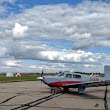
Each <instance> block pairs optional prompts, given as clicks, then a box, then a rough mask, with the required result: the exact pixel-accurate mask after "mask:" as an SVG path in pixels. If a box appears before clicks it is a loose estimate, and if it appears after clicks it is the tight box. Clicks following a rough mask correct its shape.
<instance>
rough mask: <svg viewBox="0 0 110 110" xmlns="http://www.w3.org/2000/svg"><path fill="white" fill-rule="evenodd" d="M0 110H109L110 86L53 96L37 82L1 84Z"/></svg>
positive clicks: (46, 87)
mask: <svg viewBox="0 0 110 110" xmlns="http://www.w3.org/2000/svg"><path fill="white" fill-rule="evenodd" d="M0 110H110V86H107V87H106V86H102V87H91V88H86V92H85V94H83V95H78V93H77V89H73V90H72V91H70V92H68V93H63V92H60V93H58V94H55V95H52V94H51V93H50V88H49V87H48V86H47V85H45V84H43V83H41V82H40V81H27V82H13V83H0Z"/></svg>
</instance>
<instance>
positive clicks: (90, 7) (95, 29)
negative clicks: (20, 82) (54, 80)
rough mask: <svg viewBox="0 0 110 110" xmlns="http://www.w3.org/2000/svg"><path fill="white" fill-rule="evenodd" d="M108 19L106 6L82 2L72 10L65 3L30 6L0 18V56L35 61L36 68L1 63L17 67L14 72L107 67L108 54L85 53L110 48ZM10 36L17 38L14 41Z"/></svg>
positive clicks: (109, 11)
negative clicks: (20, 11) (99, 48)
mask: <svg viewBox="0 0 110 110" xmlns="http://www.w3.org/2000/svg"><path fill="white" fill-rule="evenodd" d="M2 1H3V0H2ZM5 1H6V0H5ZM11 1H14V0H10V3H11ZM109 18H110V4H107V3H103V2H90V1H86V2H83V3H81V4H79V5H76V6H74V7H72V6H70V5H68V4H57V5H41V6H39V5H37V6H34V7H32V8H30V9H26V10H25V11H22V13H19V14H12V15H11V16H9V17H8V18H5V19H0V38H1V41H0V50H1V53H0V57H8V58H9V57H12V58H15V60H16V59H20V60H23V62H25V61H24V59H25V60H26V61H27V60H31V62H33V60H35V61H36V66H35V64H31V63H30V62H28V61H27V62H26V63H28V64H27V65H25V64H24V63H23V64H21V65H19V64H18V63H16V62H14V61H12V62H10V61H9V60H8V62H9V63H5V64H7V67H12V66H13V67H15V66H18V68H17V69H16V70H19V71H20V69H21V68H23V69H24V70H28V71H31V70H33V69H41V68H42V67H44V68H46V69H52V68H55V69H71V68H76V65H75V64H79V65H77V68H76V69H78V70H81V68H83V69H84V70H87V69H88V68H87V67H91V68H89V69H91V70H92V69H93V70H98V69H100V68H102V65H104V64H109V62H110V55H108V54H104V52H102V53H98V50H97V53H92V52H85V50H87V49H88V50H87V51H89V49H91V48H93V47H94V48H95V47H101V46H104V47H105V46H106V47H110V45H109V44H110V43H109V41H108V37H109V35H110V31H109V29H110V25H109V24H110V20H109ZM14 24H15V27H14ZM24 24H25V25H24ZM13 27H14V28H13ZM25 36H26V37H25ZM13 37H14V38H15V39H16V38H17V39H19V38H20V39H19V41H17V40H14V39H13ZM71 49H73V50H71ZM64 50H65V51H64ZM79 50H82V51H79ZM6 60H7V59H6ZM39 61H40V62H39ZM41 62H42V63H41ZM48 62H49V63H48ZM29 63H30V64H29ZM84 64H86V65H84ZM94 64H101V66H98V65H97V66H96V65H95V66H94ZM90 65H92V66H90ZM1 66H3V65H2V64H1ZM96 67H97V68H96ZM98 67H99V68H98ZM27 68H28V69H27ZM0 69H1V68H0ZM89 69H88V70H89ZM102 69H103V68H102ZM21 70H22V69H21Z"/></svg>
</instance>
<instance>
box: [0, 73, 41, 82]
mask: <svg viewBox="0 0 110 110" xmlns="http://www.w3.org/2000/svg"><path fill="white" fill-rule="evenodd" d="M37 77H39V75H22V76H21V77H15V76H14V77H6V76H5V75H0V82H21V81H36V80H37Z"/></svg>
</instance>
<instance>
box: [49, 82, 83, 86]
mask: <svg viewBox="0 0 110 110" xmlns="http://www.w3.org/2000/svg"><path fill="white" fill-rule="evenodd" d="M80 83H81V82H79V81H62V82H53V83H49V84H48V86H50V87H61V86H67V85H69V84H74V85H75V84H80Z"/></svg>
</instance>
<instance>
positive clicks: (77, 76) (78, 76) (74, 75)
mask: <svg viewBox="0 0 110 110" xmlns="http://www.w3.org/2000/svg"><path fill="white" fill-rule="evenodd" d="M73 78H81V76H80V75H76V74H73Z"/></svg>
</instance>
